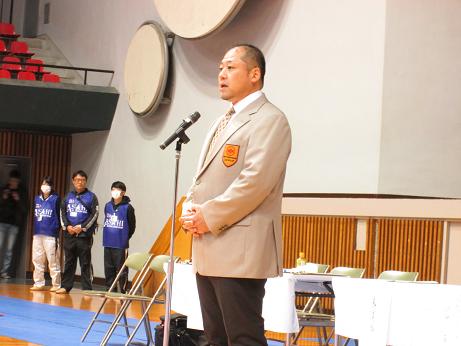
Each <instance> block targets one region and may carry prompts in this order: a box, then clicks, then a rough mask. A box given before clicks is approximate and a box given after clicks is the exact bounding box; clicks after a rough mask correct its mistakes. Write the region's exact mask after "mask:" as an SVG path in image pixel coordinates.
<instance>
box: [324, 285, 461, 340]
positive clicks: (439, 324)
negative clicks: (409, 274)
mask: <svg viewBox="0 0 461 346" xmlns="http://www.w3.org/2000/svg"><path fill="white" fill-rule="evenodd" d="M333 288H334V292H335V296H336V299H335V314H336V320H335V329H336V334H337V335H342V336H347V337H351V338H354V339H358V340H359V342H360V346H385V345H393V346H413V345H414V346H416V345H418V346H424V345H428V346H435V345H437V346H441V345H450V346H451V345H453V346H455V345H456V346H459V345H461V328H460V326H461V286H457V285H440V284H436V283H425V282H418V281H416V282H411V283H409V282H392V281H385V280H373V279H350V278H333Z"/></svg>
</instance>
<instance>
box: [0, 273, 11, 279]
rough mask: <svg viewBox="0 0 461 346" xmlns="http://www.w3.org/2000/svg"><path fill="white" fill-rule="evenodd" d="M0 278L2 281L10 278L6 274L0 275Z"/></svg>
mask: <svg viewBox="0 0 461 346" xmlns="http://www.w3.org/2000/svg"><path fill="white" fill-rule="evenodd" d="M0 277H1V278H2V279H11V276H10V275H8V274H7V273H3V274H1V275H0Z"/></svg>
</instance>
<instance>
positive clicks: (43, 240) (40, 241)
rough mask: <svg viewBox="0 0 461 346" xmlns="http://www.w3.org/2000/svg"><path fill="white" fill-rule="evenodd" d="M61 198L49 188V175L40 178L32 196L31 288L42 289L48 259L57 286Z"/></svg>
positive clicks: (53, 288)
mask: <svg viewBox="0 0 461 346" xmlns="http://www.w3.org/2000/svg"><path fill="white" fill-rule="evenodd" d="M60 204H61V199H60V197H59V195H58V194H57V193H56V192H55V191H54V190H53V179H52V178H51V177H50V176H46V177H44V178H43V180H42V185H41V186H40V193H39V194H38V195H37V196H35V199H34V238H33V240H32V263H33V264H34V285H33V286H32V287H31V288H30V290H31V291H43V290H45V289H46V288H45V264H46V262H47V261H48V268H49V270H50V276H51V283H52V287H51V288H50V291H51V292H56V291H57V290H58V289H59V288H60V286H61V265H60V257H59V230H60V228H61V224H60V220H59V210H60V209H59V208H60Z"/></svg>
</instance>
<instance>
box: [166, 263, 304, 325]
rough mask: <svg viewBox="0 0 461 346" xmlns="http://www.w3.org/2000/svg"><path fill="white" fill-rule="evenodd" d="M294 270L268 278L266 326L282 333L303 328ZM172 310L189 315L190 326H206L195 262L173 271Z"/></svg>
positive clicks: (265, 301)
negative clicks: (193, 266)
mask: <svg viewBox="0 0 461 346" xmlns="http://www.w3.org/2000/svg"><path fill="white" fill-rule="evenodd" d="M295 283H296V279H295V276H294V275H293V274H284V276H283V277H279V278H272V279H268V280H267V283H266V286H265V288H266V294H265V297H264V301H263V318H264V328H265V329H266V330H270V331H273V332H279V333H296V332H297V331H298V330H299V324H298V318H297V316H296V307H295ZM171 308H172V310H174V311H176V312H179V313H181V314H184V315H187V326H188V328H192V329H203V323H202V314H201V311H200V302H199V298H198V292H197V284H196V281H195V274H194V273H193V272H192V266H191V265H187V264H175V267H174V275H173V291H172V300H171Z"/></svg>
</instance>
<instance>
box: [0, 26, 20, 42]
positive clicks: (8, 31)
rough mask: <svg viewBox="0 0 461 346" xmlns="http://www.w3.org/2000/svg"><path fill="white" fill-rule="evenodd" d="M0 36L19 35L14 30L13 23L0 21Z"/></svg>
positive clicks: (11, 36)
mask: <svg viewBox="0 0 461 346" xmlns="http://www.w3.org/2000/svg"><path fill="white" fill-rule="evenodd" d="M0 36H3V37H7V38H17V37H19V36H20V35H18V34H16V32H15V31H14V25H13V24H11V23H0Z"/></svg>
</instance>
